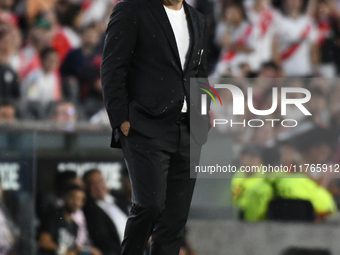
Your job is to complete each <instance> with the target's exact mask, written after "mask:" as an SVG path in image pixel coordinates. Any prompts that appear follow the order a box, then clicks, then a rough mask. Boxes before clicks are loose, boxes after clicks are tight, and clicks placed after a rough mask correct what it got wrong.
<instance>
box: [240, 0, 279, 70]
mask: <svg viewBox="0 0 340 255" xmlns="http://www.w3.org/2000/svg"><path fill="white" fill-rule="evenodd" d="M246 10H247V15H248V17H249V21H250V22H251V23H252V24H254V26H256V27H257V29H258V30H259V32H258V34H257V38H256V46H255V49H254V50H255V51H254V53H252V54H251V55H250V59H249V62H250V65H251V69H252V70H253V71H258V70H259V69H260V67H261V65H262V64H263V63H265V62H268V61H271V60H272V59H275V58H276V55H277V54H278V52H277V51H278V49H277V47H276V44H274V42H275V40H274V37H275V32H276V29H277V28H278V26H279V25H280V19H281V16H282V15H280V14H279V12H278V11H277V10H275V9H274V8H273V7H272V6H271V1H269V0H255V1H253V3H252V4H251V3H249V4H248V5H246Z"/></svg>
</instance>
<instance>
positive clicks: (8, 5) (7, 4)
mask: <svg viewBox="0 0 340 255" xmlns="http://www.w3.org/2000/svg"><path fill="white" fill-rule="evenodd" d="M14 3H15V1H14V0H2V1H0V21H1V22H6V23H9V24H11V25H12V26H17V25H18V21H19V19H18V17H17V16H16V15H15V14H14V13H13V12H12V8H13V6H14Z"/></svg>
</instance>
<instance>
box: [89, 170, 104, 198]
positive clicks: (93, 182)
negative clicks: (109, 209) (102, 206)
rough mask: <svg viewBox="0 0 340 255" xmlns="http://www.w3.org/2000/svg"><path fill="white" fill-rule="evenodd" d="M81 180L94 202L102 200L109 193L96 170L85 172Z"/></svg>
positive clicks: (101, 176)
mask: <svg viewBox="0 0 340 255" xmlns="http://www.w3.org/2000/svg"><path fill="white" fill-rule="evenodd" d="M83 180H84V183H85V186H86V190H87V192H88V195H89V196H90V197H91V198H93V199H94V200H103V199H104V198H105V196H106V195H107V194H108V193H109V189H108V188H107V186H106V182H105V180H104V178H103V175H102V173H101V172H100V171H99V170H98V169H92V170H89V171H87V172H86V173H85V174H84V176H83Z"/></svg>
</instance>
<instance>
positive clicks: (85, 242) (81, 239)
mask: <svg viewBox="0 0 340 255" xmlns="http://www.w3.org/2000/svg"><path fill="white" fill-rule="evenodd" d="M71 185H77V186H79V187H81V188H84V183H83V180H82V179H81V178H79V177H78V176H77V174H76V172H74V171H70V170H67V171H64V172H60V173H58V175H57V176H56V178H55V191H54V193H51V194H48V195H47V196H46V197H44V198H43V201H42V202H43V203H45V204H46V205H45V206H44V205H42V206H44V207H48V208H47V209H45V212H42V214H43V215H44V216H43V217H48V216H49V215H51V213H52V212H53V211H55V210H56V209H58V208H61V207H63V206H64V200H63V199H62V197H63V192H64V190H65V189H67V187H69V186H71ZM71 216H72V219H73V221H74V222H75V223H76V224H77V225H78V234H77V239H76V243H77V245H78V246H79V247H82V251H90V252H91V253H92V254H93V255H100V254H101V253H100V251H99V250H98V249H96V248H95V247H92V246H91V241H90V239H89V236H88V231H87V225H86V220H85V216H84V213H83V211H82V209H78V210H76V211H74V212H73V213H72V215H71Z"/></svg>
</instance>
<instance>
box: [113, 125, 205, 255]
mask: <svg viewBox="0 0 340 255" xmlns="http://www.w3.org/2000/svg"><path fill="white" fill-rule="evenodd" d="M187 122H188V121H182V122H180V123H177V124H174V126H173V129H172V130H171V131H170V132H168V133H167V134H166V135H165V136H163V137H161V138H156V139H151V138H149V137H146V136H143V135H142V134H140V133H138V132H137V131H136V130H134V129H130V132H129V135H128V136H124V134H123V133H121V132H120V140H121V145H122V149H123V153H124V158H125V162H126V165H127V168H128V172H129V175H130V180H131V185H132V202H133V205H132V208H131V211H130V215H129V218H128V221H127V224H126V229H125V236H124V240H123V242H122V253H121V254H122V255H142V254H143V251H144V248H145V247H146V244H147V241H148V239H149V238H150V236H152V241H151V247H150V254H151V255H178V254H179V249H180V245H181V242H182V238H183V234H184V227H185V224H186V221H187V218H188V213H189V208H190V203H191V199H192V194H193V190H194V186H195V182H196V179H195V178H190V167H192V168H193V167H194V165H197V164H198V161H199V157H200V153H201V145H199V144H197V143H196V142H195V141H194V140H193V139H192V138H191V137H190V132H189V125H188V123H187ZM190 149H191V151H190ZM190 155H191V156H190ZM190 158H191V160H190Z"/></svg>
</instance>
